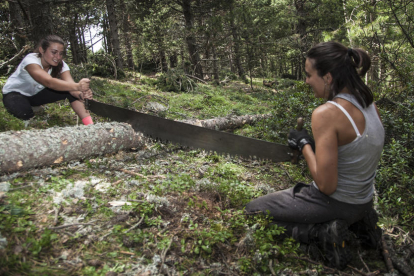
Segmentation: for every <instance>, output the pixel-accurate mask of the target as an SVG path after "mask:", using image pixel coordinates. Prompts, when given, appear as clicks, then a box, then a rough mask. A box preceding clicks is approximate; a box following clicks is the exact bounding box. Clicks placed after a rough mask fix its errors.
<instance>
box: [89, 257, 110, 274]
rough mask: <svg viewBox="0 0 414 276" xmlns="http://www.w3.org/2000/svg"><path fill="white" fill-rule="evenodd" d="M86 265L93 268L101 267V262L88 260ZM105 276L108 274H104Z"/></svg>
mask: <svg viewBox="0 0 414 276" xmlns="http://www.w3.org/2000/svg"><path fill="white" fill-rule="evenodd" d="M88 265H90V266H93V267H100V266H102V265H103V262H102V261H100V260H89V261H88ZM112 273H114V272H112ZM106 275H108V274H106ZM115 275H116V273H115Z"/></svg>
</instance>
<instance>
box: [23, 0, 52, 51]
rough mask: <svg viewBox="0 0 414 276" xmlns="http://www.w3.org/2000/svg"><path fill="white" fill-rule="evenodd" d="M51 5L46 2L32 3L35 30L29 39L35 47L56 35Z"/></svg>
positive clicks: (33, 1) (37, 0) (32, 19)
mask: <svg viewBox="0 0 414 276" xmlns="http://www.w3.org/2000/svg"><path fill="white" fill-rule="evenodd" d="M50 5H51V2H48V1H44V0H32V1H30V6H29V10H30V18H31V21H32V23H33V28H32V30H31V32H30V33H29V37H30V40H31V41H32V42H33V43H34V45H36V44H37V43H38V42H39V41H40V39H42V38H44V37H46V36H48V35H50V34H53V33H54V28H53V27H54V26H53V20H52V16H51V15H52V11H51V8H50Z"/></svg>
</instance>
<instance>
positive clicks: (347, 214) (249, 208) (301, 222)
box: [245, 183, 372, 243]
mask: <svg viewBox="0 0 414 276" xmlns="http://www.w3.org/2000/svg"><path fill="white" fill-rule="evenodd" d="M371 209H372V201H370V202H368V203H365V204H360V205H359V204H358V205H357V204H349V203H344V202H340V201H338V200H335V199H333V198H331V197H329V196H327V195H325V194H323V193H322V192H320V191H319V190H318V189H317V188H316V187H314V186H313V185H312V184H311V185H307V184H304V183H298V184H296V186H294V187H293V188H290V189H286V190H282V191H279V192H275V193H271V194H268V195H265V196H262V197H259V198H257V199H254V200H252V201H251V202H249V203H248V204H247V205H246V208H245V211H246V213H247V214H257V213H264V214H268V215H270V217H271V218H272V220H273V222H275V223H276V224H277V225H279V226H283V227H285V228H286V234H287V235H288V236H291V237H293V238H294V239H295V240H297V241H300V242H304V243H308V242H309V240H308V233H309V231H310V229H312V227H313V226H314V225H315V224H319V223H325V222H328V221H332V220H336V219H341V220H345V221H346V222H347V224H348V226H349V225H351V224H353V223H355V222H357V221H359V220H361V219H362V218H363V217H364V216H365V215H366V214H367V213H368V211H369V210H371Z"/></svg>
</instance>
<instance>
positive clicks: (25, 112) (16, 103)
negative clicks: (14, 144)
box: [3, 92, 34, 120]
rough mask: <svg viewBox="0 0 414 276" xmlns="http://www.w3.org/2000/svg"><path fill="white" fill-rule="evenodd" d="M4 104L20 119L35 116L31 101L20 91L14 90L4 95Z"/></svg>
mask: <svg viewBox="0 0 414 276" xmlns="http://www.w3.org/2000/svg"><path fill="white" fill-rule="evenodd" d="M3 104H4V107H5V108H6V110H7V111H8V112H9V113H10V114H11V115H13V116H14V117H16V118H18V119H21V120H29V119H30V118H32V117H34V112H33V109H32V107H31V105H30V103H29V101H28V100H27V98H26V97H25V96H23V95H21V94H20V93H17V92H12V93H10V94H6V95H3Z"/></svg>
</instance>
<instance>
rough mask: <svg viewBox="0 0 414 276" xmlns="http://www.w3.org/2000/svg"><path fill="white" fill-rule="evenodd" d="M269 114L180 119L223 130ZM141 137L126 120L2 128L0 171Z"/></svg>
mask: <svg viewBox="0 0 414 276" xmlns="http://www.w3.org/2000/svg"><path fill="white" fill-rule="evenodd" d="M269 117H271V115H245V116H229V117H223V118H214V119H209V120H204V121H203V120H187V121H183V122H185V123H188V124H193V125H197V126H201V127H205V128H210V129H216V130H223V129H232V128H236V127H240V126H241V125H244V124H251V123H254V122H256V121H258V120H261V119H265V118H269ZM144 139H145V138H144V136H143V134H142V133H139V132H135V131H134V129H133V128H132V127H131V126H130V125H129V124H125V123H117V122H112V123H104V124H95V125H89V126H83V125H82V126H75V127H62V128H59V127H54V128H49V129H44V130H22V131H7V132H2V133H0V174H4V173H12V172H16V171H21V170H27V169H32V168H37V167H43V166H51V165H55V164H60V163H63V162H68V161H74V160H82V159H85V158H90V157H93V156H99V155H105V154H112V153H116V152H118V151H120V150H129V149H131V148H141V147H142V146H143V145H144V143H145V142H144V141H145V140H144Z"/></svg>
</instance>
